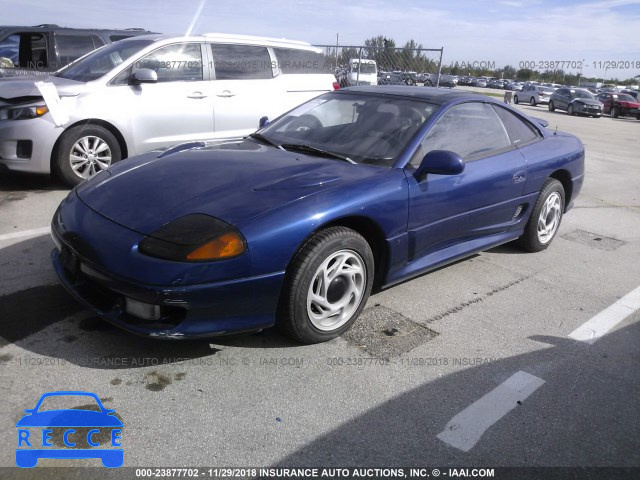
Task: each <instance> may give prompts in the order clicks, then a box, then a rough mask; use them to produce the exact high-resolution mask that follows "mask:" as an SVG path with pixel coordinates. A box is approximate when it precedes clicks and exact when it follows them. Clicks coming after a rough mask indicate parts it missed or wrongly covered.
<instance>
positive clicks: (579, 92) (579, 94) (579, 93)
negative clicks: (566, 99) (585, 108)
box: [571, 90, 596, 100]
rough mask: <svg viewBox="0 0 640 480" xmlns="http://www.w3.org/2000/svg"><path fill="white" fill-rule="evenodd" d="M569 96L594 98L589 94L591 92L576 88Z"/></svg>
mask: <svg viewBox="0 0 640 480" xmlns="http://www.w3.org/2000/svg"><path fill="white" fill-rule="evenodd" d="M571 96H572V97H573V98H588V99H590V100H595V99H596V97H594V96H593V95H591V93H589V92H587V91H586V90H576V91H575V92H573V94H572V95H571Z"/></svg>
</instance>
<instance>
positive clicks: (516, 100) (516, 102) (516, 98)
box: [513, 95, 518, 105]
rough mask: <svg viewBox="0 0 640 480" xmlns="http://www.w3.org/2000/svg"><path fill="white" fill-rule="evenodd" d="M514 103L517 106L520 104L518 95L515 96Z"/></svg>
mask: <svg viewBox="0 0 640 480" xmlns="http://www.w3.org/2000/svg"><path fill="white" fill-rule="evenodd" d="M513 103H515V104H516V105H517V104H518V95H515V96H514V97H513Z"/></svg>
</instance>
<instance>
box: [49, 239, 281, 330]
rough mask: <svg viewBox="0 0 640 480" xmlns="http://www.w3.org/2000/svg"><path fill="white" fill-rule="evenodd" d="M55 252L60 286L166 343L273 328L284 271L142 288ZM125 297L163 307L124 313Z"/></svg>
mask: <svg viewBox="0 0 640 480" xmlns="http://www.w3.org/2000/svg"><path fill="white" fill-rule="evenodd" d="M67 248H68V247H67V246H65V245H64V244H63V245H62V250H58V249H54V250H53V251H52V252H51V261H52V263H53V268H54V270H55V272H56V274H57V275H58V278H59V279H60V282H61V283H62V285H63V286H64V287H65V288H66V289H67V290H68V291H69V293H71V294H72V295H73V296H74V297H75V298H76V299H77V300H79V301H80V302H81V303H82V304H84V305H85V306H86V307H88V308H89V309H91V310H93V311H94V312H96V313H97V314H98V315H99V316H100V317H101V318H103V319H105V320H107V321H108V322H110V323H112V324H114V325H115V326H117V327H120V328H122V329H124V330H126V331H128V332H131V333H135V334H138V335H144V336H151V337H157V338H165V339H181V338H185V337H210V336H217V335H227V334H232V333H241V332H250V331H256V330H260V329H262V328H267V327H271V326H273V325H274V324H275V312H276V307H277V303H278V296H279V293H280V287H281V285H282V280H283V277H284V272H277V273H273V274H269V275H262V276H256V277H250V278H241V279H236V280H230V281H224V282H216V283H211V284H203V285H189V286H166V287H165V286H150V285H139V284H135V283H132V282H128V281H125V280H122V279H118V278H115V277H112V276H110V275H108V274H106V273H105V272H103V271H98V270H97V269H96V268H95V267H94V266H92V265H89V264H88V263H85V262H86V261H85V260H84V259H83V258H81V257H78V256H77V255H76V254H75V252H72V251H68V250H67ZM126 298H130V299H134V300H137V301H139V302H144V303H148V304H153V305H158V306H160V312H161V315H160V318H159V319H157V320H144V319H141V318H138V317H135V316H133V315H131V314H129V313H127V312H126V309H125V301H126Z"/></svg>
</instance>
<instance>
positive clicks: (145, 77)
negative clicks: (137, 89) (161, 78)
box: [131, 68, 158, 85]
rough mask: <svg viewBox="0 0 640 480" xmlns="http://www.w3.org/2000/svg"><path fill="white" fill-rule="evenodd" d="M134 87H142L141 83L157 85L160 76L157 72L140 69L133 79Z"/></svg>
mask: <svg viewBox="0 0 640 480" xmlns="http://www.w3.org/2000/svg"><path fill="white" fill-rule="evenodd" d="M131 80H132V83H133V84H134V85H140V84H141V83H156V82H157V81H158V74H157V73H156V71H155V70H151V69H150V68H139V69H138V70H136V71H135V73H134V74H133V77H131Z"/></svg>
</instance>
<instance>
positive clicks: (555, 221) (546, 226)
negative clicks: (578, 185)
mask: <svg viewBox="0 0 640 480" xmlns="http://www.w3.org/2000/svg"><path fill="white" fill-rule="evenodd" d="M564 195H565V193H564V187H563V186H562V183H560V182H559V181H558V180H556V179H555V178H550V179H548V180H547V181H546V182H545V183H544V185H542V188H541V189H540V194H539V195H538V199H537V200H536V204H535V206H534V207H533V211H532V212H531V217H529V221H528V222H527V226H526V227H525V229H524V234H523V235H522V236H521V237H520V238H519V239H518V244H519V245H520V246H521V247H522V248H523V249H524V250H527V251H528V252H540V251H542V250H545V249H546V248H547V247H548V246H549V245H551V242H552V241H553V239H554V238H555V236H556V234H557V233H558V229H559V228H560V222H561V221H562V213H563V212H564V204H565V196H564Z"/></svg>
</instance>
